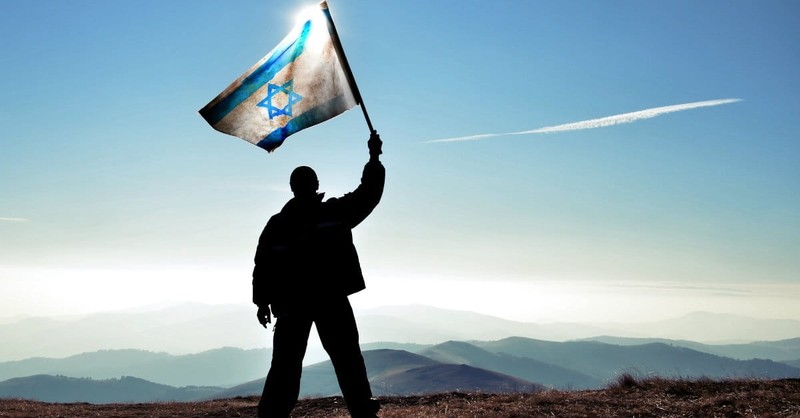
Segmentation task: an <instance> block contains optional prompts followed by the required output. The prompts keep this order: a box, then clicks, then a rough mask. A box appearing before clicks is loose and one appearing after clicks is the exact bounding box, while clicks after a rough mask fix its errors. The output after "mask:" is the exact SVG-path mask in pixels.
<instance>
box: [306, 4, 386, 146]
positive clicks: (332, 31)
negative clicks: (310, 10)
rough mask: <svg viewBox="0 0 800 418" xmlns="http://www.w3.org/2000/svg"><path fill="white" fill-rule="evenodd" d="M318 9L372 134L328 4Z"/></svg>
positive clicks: (371, 128)
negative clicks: (322, 15)
mask: <svg viewBox="0 0 800 418" xmlns="http://www.w3.org/2000/svg"><path fill="white" fill-rule="evenodd" d="M319 7H320V8H321V9H322V10H323V11H324V12H325V17H326V18H327V19H326V20H327V22H328V32H329V33H330V35H331V39H332V40H333V47H334V48H335V49H336V55H338V56H339V59H340V60H341V61H342V68H343V69H344V72H345V74H346V75H347V82H348V83H349V84H350V88H351V89H352V90H353V96H355V99H356V101H358V104H359V105H361V111H362V113H364V120H366V121H367V127H368V128H369V133H370V134H372V133H373V132H374V131H375V129H374V128H373V127H372V122H371V121H370V120H369V114H368V113H367V106H365V105H364V99H363V98H362V97H361V92H360V91H359V90H358V84H356V78H355V76H353V71H352V70H351V69H350V64H349V63H348V62H347V56H346V55H345V54H344V48H343V47H342V42H341V41H340V40H339V32H337V31H336V25H334V24H333V17H331V11H330V9H328V2H327V1H322V2H320V4H319Z"/></svg>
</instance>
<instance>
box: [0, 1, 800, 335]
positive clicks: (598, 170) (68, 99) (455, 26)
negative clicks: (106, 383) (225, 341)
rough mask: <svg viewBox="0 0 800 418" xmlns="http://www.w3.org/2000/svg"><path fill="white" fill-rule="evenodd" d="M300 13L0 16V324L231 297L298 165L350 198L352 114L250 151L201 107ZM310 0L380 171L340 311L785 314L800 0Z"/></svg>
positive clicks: (358, 139) (138, 8)
mask: <svg viewBox="0 0 800 418" xmlns="http://www.w3.org/2000/svg"><path fill="white" fill-rule="evenodd" d="M309 4H313V2H301V1H286V2H272V1H263V0H260V1H254V0H237V1H225V2H221V1H210V0H200V1H198V0H191V1H189V0H185V1H180V0H174V1H155V0H145V1H136V2H122V1H105V2H101V1H86V0H75V1H69V2H65V1H56V0H53V1H44V0H29V1H24V2H3V4H2V5H0V57H2V58H1V59H2V65H0V91H2V100H0V124H2V134H0V144H1V147H0V318H7V317H15V316H21V315H50V314H70V313H84V312H91V311H97V310H107V309H122V308H127V307H134V306H142V305H149V304H160V303H167V302H180V301H200V302H208V303H248V302H249V298H250V278H249V274H250V270H251V267H252V256H253V253H254V250H255V245H256V242H257V239H258V235H259V234H260V232H261V228H262V227H263V225H264V223H265V222H266V220H267V219H268V218H269V216H270V215H272V214H273V213H275V212H276V211H278V210H279V209H280V208H281V207H282V205H283V204H284V203H285V202H286V201H287V200H288V199H289V198H290V197H291V195H290V192H289V190H288V176H289V173H290V172H291V170H292V169H293V168H294V167H296V166H298V165H310V166H312V167H314V168H315V169H316V170H317V173H318V174H319V177H320V188H321V190H322V191H325V192H327V195H328V196H336V195H339V194H342V193H344V192H347V191H349V190H351V189H353V188H354V187H356V186H357V184H358V180H359V178H360V174H361V168H362V165H363V164H364V163H365V162H366V160H367V150H366V139H367V136H368V130H367V128H366V125H365V123H364V121H363V118H362V115H361V112H360V111H358V110H357V109H354V110H351V111H349V112H347V113H345V114H343V115H341V116H339V117H337V118H335V119H333V120H331V121H329V122H326V123H324V124H322V125H319V126H316V127H313V128H311V129H309V130H305V131H302V132H300V133H298V134H295V135H294V136H292V137H290V138H289V139H288V140H287V142H286V143H285V144H284V145H283V146H282V147H281V148H280V149H278V150H277V151H276V152H274V153H272V154H268V153H267V152H265V151H263V150H261V149H259V148H257V147H255V146H253V145H250V144H248V143H246V142H245V141H242V140H239V139H236V138H233V137H230V136H226V135H223V134H221V133H219V132H216V131H214V130H213V129H212V128H211V127H209V126H208V125H207V124H206V123H205V121H203V119H202V118H201V117H200V116H199V115H198V113H197V111H198V110H199V109H200V108H201V107H202V106H204V105H205V104H206V103H207V102H208V101H210V100H211V99H213V98H214V97H215V96H216V95H217V94H218V93H219V92H220V91H222V89H224V88H225V87H226V86H227V85H228V84H229V83H230V82H231V81H233V80H234V79H235V78H236V77H238V76H239V75H240V74H241V73H242V72H244V71H245V70H246V69H247V68H249V67H250V66H251V65H252V64H253V63H255V62H256V61H257V60H258V59H260V58H261V57H262V56H263V55H264V54H266V53H267V52H268V51H269V50H270V49H272V47H273V46H275V45H276V44H277V43H278V42H279V41H280V40H281V39H282V38H283V37H284V36H285V35H286V34H287V33H288V32H289V30H290V29H291V27H292V26H293V24H294V16H295V14H296V13H297V12H298V11H300V10H301V9H302V8H303V7H305V6H308V5H309ZM330 6H331V11H332V14H333V17H334V19H335V20H336V23H337V26H338V29H339V32H340V35H341V38H342V42H343V43H344V47H345V50H346V51H347V54H348V58H349V60H350V63H351V66H352V67H353V71H354V73H355V76H356V79H357V81H358V83H359V87H360V89H361V91H362V94H363V96H364V101H365V103H366V105H367V108H368V110H369V112H370V116H371V118H372V121H373V123H374V125H375V126H376V128H377V129H378V130H379V132H380V134H381V136H382V138H383V140H384V144H385V145H384V151H385V154H384V156H383V161H384V164H385V166H386V167H387V175H388V178H387V185H386V192H385V195H384V199H383V201H382V202H381V204H380V206H379V207H378V208H377V209H376V211H375V212H374V213H373V215H372V216H371V218H369V219H368V220H367V221H365V222H364V223H363V224H362V225H361V226H359V227H358V228H357V229H356V230H355V237H356V245H357V247H358V248H359V252H360V256H361V260H362V265H363V268H364V271H365V274H366V276H367V285H368V289H367V291H365V292H361V293H360V294H358V295H356V296H355V297H354V298H353V301H354V304H355V305H356V306H357V307H371V306H379V305H387V304H389V305H402V304H410V303H425V304H430V305H435V306H440V307H445V308H456V309H468V310H474V311H478V312H482V313H486V314H493V315H497V316H503V317H507V318H514V319H524V320H542V321H558V320H571V321H603V320H619V321H635V320H643V319H662V318H667V317H671V316H676V315H680V314H682V313H686V312H689V311H694V310H708V311H714V312H727V313H741V314H747V315H753V316H759V317H770V318H792V319H800V304H797V303H796V301H797V300H798V298H800V164H799V162H800V141H799V140H800V135H798V132H800V129H798V128H800V77H798V76H797V71H798V70H797V69H798V67H800V66H799V65H798V64H800V48H799V47H798V45H799V44H800V24H798V21H800V3H798V2H796V1H793V0H787V1H768V2H755V1H729V0H725V1H722V0H719V1H716V0H715V1H703V2H697V1H674V2H669V3H668V4H665V3H662V2H641V1H613V2H608V1H604V2H600V1H570V2H554V1H548V2H545V1H541V2H540V1H522V0H519V1H511V0H508V1H499V2H479V1H460V2H456V1H416V0H413V1H394V2H388V1H363V0H362V1H359V0H331V2H330ZM718 99H741V101H737V102H732V103H727V104H722V105H718V106H711V107H702V108H695V109H689V110H683V111H679V112H673V113H669V114H664V115H661V116H659V117H655V118H651V119H643V120H639V121H635V122H632V123H628V124H620V125H615V126H609V127H599V128H593V129H584V130H577V131H565V132H554V133H547V134H527V135H515V136H504V137H492V138H485V139H481V140H475V141H464V142H447V143H430V142H427V141H429V140H432V139H440V138H452V137H462V136H470V135H477V134H487V133H505V132H519V131H526V130H535V129H538V128H542V127H548V126H555V125H561V124H566V123H571V122H579V121H585V120H591V119H597V118H603V117H607V116H612V115H618V114H623V113H629V112H637V111H641V110H645V109H651V108H656V107H661V106H671V105H678V104H685V103H694V102H700V101H706V100H718Z"/></svg>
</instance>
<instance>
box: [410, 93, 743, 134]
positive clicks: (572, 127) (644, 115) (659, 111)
mask: <svg viewBox="0 0 800 418" xmlns="http://www.w3.org/2000/svg"><path fill="white" fill-rule="evenodd" d="M740 101H742V99H718V100H706V101H703V102H693V103H684V104H677V105H672V106H662V107H654V108H651V109H645V110H639V111H636V112H630V113H622V114H619V115H613V116H606V117H603V118H597V119H589V120H584V121H580V122H572V123H565V124H563V125H555V126H545V127H544V128H537V129H532V130H529V131H520V132H507V133H499V134H481V135H470V136H459V137H455V138H443V139H433V140H430V141H426V142H456V141H477V140H480V139H486V138H494V137H498V136H507V135H528V134H549V133H555V132H566V131H577V130H581V129H594V128H604V127H606V126H613V125H619V124H623V123H631V122H636V121H637V120H642V119H650V118H654V117H656V116H661V115H666V114H667V113H673V112H680V111H683V110H689V109H697V108H700V107H711V106H719V105H724V104H728V103H736V102H740Z"/></svg>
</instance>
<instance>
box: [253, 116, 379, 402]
mask: <svg viewBox="0 0 800 418" xmlns="http://www.w3.org/2000/svg"><path fill="white" fill-rule="evenodd" d="M382 144H383V143H382V142H381V140H380V137H379V136H378V134H377V132H375V131H373V132H372V135H370V138H369V141H368V142H367V145H368V148H369V154H370V159H369V162H368V163H367V164H366V165H365V166H364V172H363V175H362V177H361V185H359V186H358V188H357V189H356V190H355V191H353V192H351V193H348V194H345V195H344V196H342V197H340V198H338V199H337V198H332V199H329V200H327V201H324V202H323V201H322V199H323V197H324V196H323V194H322V193H317V189H318V187H319V182H318V180H317V175H316V173H315V172H314V170H312V169H311V168H310V167H305V166H303V167H297V168H296V169H295V170H294V171H293V172H292V175H291V177H290V179H289V184H290V186H291V188H292V192H293V193H294V198H293V199H291V200H289V202H288V203H286V205H285V206H284V207H283V209H282V210H281V211H280V213H278V214H276V215H274V216H273V217H272V218H270V220H269V222H268V223H267V226H266V227H264V232H262V233H261V238H260V239H259V241H258V249H257V250H256V256H255V269H254V270H253V302H254V303H255V304H256V305H258V314H257V315H258V321H259V322H260V323H261V324H262V325H263V326H264V327H266V326H267V323H268V322H270V307H271V308H272V314H274V315H275V317H276V318H277V319H276V321H275V328H274V337H273V345H272V364H271V366H270V370H269V374H268V375H267V381H266V383H265V384H264V392H263V394H262V396H261V402H259V405H258V415H259V417H262V418H264V417H270V418H272V417H288V416H289V413H290V412H291V411H292V408H294V405H295V403H296V402H297V397H298V395H299V393H300V374H301V372H302V368H303V356H304V355H305V351H306V344H307V342H308V336H309V332H310V331H311V324H312V323H314V324H316V327H317V332H318V334H319V338H320V340H321V341H322V346H323V347H324V348H325V351H327V352H328V355H329V356H330V358H331V362H332V363H333V367H334V369H335V370H336V378H337V379H338V381H339V387H340V388H341V390H342V394H343V395H344V399H345V402H346V403H347V409H348V410H349V411H350V415H352V416H353V417H356V418H361V417H376V413H377V412H378V409H379V408H380V406H379V404H378V401H377V400H375V399H372V391H371V390H370V387H369V381H368V380H367V371H366V368H365V367H364V358H363V357H362V356H361V348H360V347H359V345H358V330H357V329H356V322H355V318H354V316H353V309H352V308H351V307H350V301H349V300H348V299H347V296H348V295H351V294H353V293H355V292H358V291H360V290H363V289H364V288H365V284H364V277H363V275H362V274H361V266H360V264H359V261H358V254H357V253H356V249H355V246H354V245H353V235H352V232H351V230H352V229H353V228H354V227H355V226H356V225H358V224H359V223H361V221H363V220H364V218H366V217H367V216H368V215H369V214H370V213H371V212H372V210H373V209H374V208H375V206H377V204H378V202H379V201H380V199H381V195H382V194H383V184H384V178H385V170H384V168H383V165H382V164H381V162H380V160H379V159H378V156H379V155H380V154H381V147H382Z"/></svg>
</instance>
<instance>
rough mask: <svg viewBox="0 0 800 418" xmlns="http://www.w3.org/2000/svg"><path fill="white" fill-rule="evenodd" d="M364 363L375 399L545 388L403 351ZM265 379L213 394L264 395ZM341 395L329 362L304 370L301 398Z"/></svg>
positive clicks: (375, 354) (367, 357)
mask: <svg viewBox="0 0 800 418" xmlns="http://www.w3.org/2000/svg"><path fill="white" fill-rule="evenodd" d="M363 356H364V363H365V364H366V366H367V372H368V377H369V380H370V384H371V386H372V390H373V393H374V394H375V395H376V396H378V395H379V396H386V395H409V394H422V393H431V392H450V391H459V390H462V391H479V392H485V393H506V392H529V391H534V390H540V389H542V388H543V387H542V386H541V385H536V384H534V383H531V382H528V381H525V380H523V379H519V378H515V377H512V376H508V375H504V374H501V373H497V372H493V371H489V370H484V369H480V368H477V367H472V366H467V365H455V364H443V363H440V362H437V361H435V360H432V359H429V358H427V357H424V356H420V355H417V354H413V353H409V352H407V351H402V350H389V349H381V350H371V351H364V352H363ZM263 386H264V378H261V379H257V380H254V381H251V382H247V383H245V384H242V385H239V386H235V387H232V388H230V389H227V390H223V391H221V392H219V393H216V394H214V397H216V398H222V397H225V398H227V397H235V396H253V395H259V394H261V390H262V389H263ZM335 395H341V391H340V390H339V384H338V382H337V381H336V376H335V374H334V371H333V366H332V365H331V362H330V361H325V362H322V363H319V364H314V365H311V366H307V367H304V368H303V377H302V380H301V383H300V396H301V397H324V396H335Z"/></svg>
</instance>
